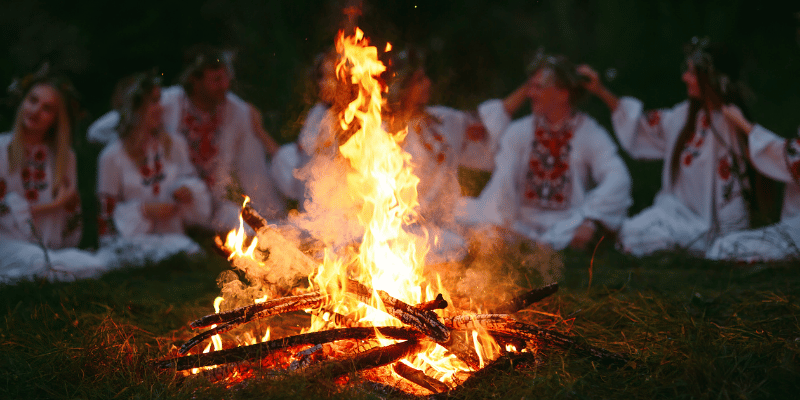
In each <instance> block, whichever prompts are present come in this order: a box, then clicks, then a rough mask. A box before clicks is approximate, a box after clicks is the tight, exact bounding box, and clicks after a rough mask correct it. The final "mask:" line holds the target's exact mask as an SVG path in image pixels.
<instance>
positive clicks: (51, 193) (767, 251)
mask: <svg viewBox="0 0 800 400" xmlns="http://www.w3.org/2000/svg"><path fill="white" fill-rule="evenodd" d="M416 55H418V53H415V52H410V51H403V52H398V53H396V54H395V55H394V56H393V58H392V60H391V62H389V72H388V73H387V74H388V77H387V80H388V82H389V84H390V86H389V91H388V99H387V102H386V106H385V108H384V114H385V115H384V124H385V126H386V128H387V129H386V130H387V131H388V132H398V131H404V132H406V134H405V137H404V139H403V141H402V146H403V148H404V150H405V151H406V152H407V153H409V155H410V160H411V165H412V167H413V168H414V171H415V172H416V174H417V176H418V177H419V179H420V182H419V185H418V187H417V191H418V195H419V203H420V208H419V214H420V216H421V219H420V220H421V221H423V222H422V223H424V224H425V225H426V227H427V228H428V231H429V232H432V235H431V236H432V237H433V238H434V240H432V241H431V248H432V250H433V253H434V254H438V255H442V256H444V257H453V256H457V254H460V252H463V249H464V248H465V247H466V244H465V240H464V239H463V237H464V236H463V235H464V232H465V230H466V229H468V227H470V226H484V225H490V226H495V227H498V228H500V229H501V230H503V231H507V232H514V233H515V234H517V235H521V236H523V237H525V238H527V239H530V240H533V241H536V242H538V243H542V244H545V245H548V246H551V247H552V248H554V249H556V250H560V249H563V248H566V247H572V248H576V249H587V248H589V247H590V246H591V245H592V244H593V243H595V242H596V241H597V240H598V239H599V238H600V237H601V236H603V235H610V236H612V237H615V238H616V240H617V243H618V245H619V246H620V248H621V249H622V251H625V252H628V253H631V254H633V255H637V256H642V255H646V254H650V253H653V252H656V251H660V250H673V249H685V250H688V251H690V252H692V253H695V254H698V255H701V256H704V257H707V258H711V259H735V260H745V261H752V260H778V259H785V258H789V257H798V256H800V250H798V247H797V246H798V243H800V139H797V138H794V139H784V138H782V137H780V136H778V135H775V134H774V133H772V132H770V131H768V130H767V129H766V128H764V127H762V126H760V125H757V124H753V123H752V122H751V121H750V120H749V119H748V118H747V117H746V112H745V111H744V107H743V104H742V101H741V87H740V86H739V76H738V73H739V65H738V64H737V59H736V57H735V56H733V55H732V54H731V53H730V52H729V51H727V49H726V48H725V47H722V46H708V45H707V44H706V43H704V42H699V41H694V42H692V43H691V44H690V45H689V46H688V50H687V52H686V60H685V70H684V73H683V76H682V78H683V81H684V82H685V84H686V91H687V97H688V99H687V100H686V101H683V102H681V103H679V104H677V105H676V106H674V107H672V108H669V109H659V110H652V111H644V107H643V105H642V102H641V101H639V100H637V99H635V98H632V97H623V98H619V97H617V96H616V95H614V94H613V93H611V92H610V91H609V90H608V89H607V88H606V87H605V86H604V85H603V84H602V82H601V80H600V78H599V76H598V74H597V72H596V71H594V69H592V68H591V67H590V66H588V65H580V66H576V65H574V64H572V63H571V62H570V61H569V60H567V59H566V58H565V57H563V56H548V55H545V54H542V53H541V52H540V53H539V54H538V55H537V57H536V59H535V60H534V62H533V63H531V65H530V67H529V77H528V79H527V80H526V81H525V82H524V83H523V84H522V85H521V86H520V87H519V88H517V89H516V90H515V91H514V92H513V93H511V94H510V95H509V96H508V97H506V98H505V99H492V100H488V101H485V102H483V103H482V104H480V105H479V107H478V109H477V112H476V113H470V112H465V111H461V110H455V109H452V108H448V107H443V106H431V105H429V104H428V103H429V100H430V97H431V87H432V83H431V80H430V78H429V77H428V76H427V74H426V72H425V68H424V62H423V60H422V59H421V58H420V57H417V56H416ZM227 57H228V55H227V54H226V53H224V52H221V51H218V50H215V49H209V48H202V49H199V50H197V51H195V52H193V53H192V55H191V56H190V57H188V58H187V64H186V67H185V70H184V72H183V74H182V75H181V77H180V84H179V85H176V86H171V87H165V88H163V89H162V87H161V82H160V75H159V74H157V73H154V72H145V73H139V74H136V75H134V76H131V77H128V78H125V79H123V80H122V81H121V82H120V85H119V89H118V91H117V93H116V94H115V96H114V98H115V101H114V108H115V109H114V110H112V111H111V112H109V113H107V114H106V115H104V116H102V117H101V118H100V119H98V120H97V121H96V122H95V123H94V124H92V126H91V127H90V128H89V130H88V134H87V135H88V139H89V140H90V141H92V142H96V143H101V144H102V145H104V146H105V147H104V149H103V151H102V153H101V154H100V157H99V163H98V174H97V182H96V184H97V191H96V194H97V199H98V201H99V205H100V207H99V210H100V212H99V215H98V229H99V234H100V247H99V249H98V250H96V251H85V250H78V249H76V248H75V246H76V245H77V243H78V241H79V239H80V236H81V214H80V213H81V211H80V210H81V208H80V201H79V196H78V192H77V189H76V187H77V185H76V183H77V174H76V165H77V161H76V158H75V153H74V152H73V150H72V148H71V144H72V139H73V138H72V134H73V127H74V108H75V97H74V89H73V88H72V86H71V85H70V84H69V82H68V81H66V80H65V79H64V78H62V77H58V76H56V75H53V74H47V73H42V74H36V75H32V76H31V77H29V78H28V79H27V80H25V81H23V82H21V83H20V84H19V85H17V86H16V88H17V89H18V90H19V93H20V95H21V102H20V106H19V107H18V110H17V114H16V118H15V120H14V125H13V127H12V130H11V131H10V132H8V133H5V134H2V135H0V199H1V202H0V238H1V239H2V241H0V242H1V243H0V255H2V257H0V277H2V279H4V280H9V279H19V278H26V277H32V276H46V277H49V278H52V279H69V278H81V277H88V276H95V275H97V274H99V273H102V272H103V271H105V270H107V269H108V268H111V267H113V266H117V265H131V264H141V263H144V262H147V261H157V260H159V259H162V258H164V257H167V256H169V255H172V254H175V253H177V252H188V253H194V252H198V251H200V248H199V246H198V245H197V244H196V243H195V242H194V241H192V240H191V239H190V238H189V237H187V236H186V235H185V229H186V227H188V226H199V227H203V228H205V229H208V230H210V231H214V232H223V231H226V230H229V229H231V228H234V227H236V226H238V212H239V209H240V208H241V202H242V195H244V194H246V195H248V196H249V197H250V198H251V201H252V204H253V205H254V207H255V208H256V209H258V210H259V211H260V212H261V213H262V214H263V215H265V216H267V217H268V218H269V219H270V220H272V221H278V220H282V221H287V219H286V218H285V217H286V213H285V212H286V211H285V205H284V199H285V198H290V199H295V200H297V201H298V202H299V204H300V208H301V209H302V208H310V207H313V204H311V203H312V202H313V200H314V199H313V198H312V197H313V196H312V195H311V194H310V193H309V192H310V191H309V187H308V185H309V179H311V178H310V177H312V176H315V174H314V173H309V172H308V171H307V169H308V168H310V167H313V166H314V165H316V164H315V161H314V160H316V159H320V158H326V159H333V158H336V157H338V146H339V145H341V144H343V143H344V141H346V140H347V138H348V132H347V131H345V130H344V128H342V125H341V124H340V122H339V113H341V111H342V110H344V108H345V107H346V106H347V103H348V102H349V100H350V99H351V98H352V97H353V95H354V93H353V88H352V87H351V85H350V84H349V83H347V82H346V81H343V80H342V79H340V78H337V76H336V63H337V62H338V61H337V57H336V54H335V53H326V54H323V55H321V56H319V57H318V59H317V62H316V67H315V69H314V71H315V73H314V76H313V78H312V79H313V81H314V82H315V83H316V86H317V94H318V98H319V101H318V103H317V104H316V105H315V106H314V107H313V108H312V109H311V110H310V112H309V113H308V115H307V117H306V120H305V123H304V125H303V128H302V129H301V131H300V134H299V137H298V140H297V142H295V143H290V144H287V145H284V146H282V147H280V148H279V147H278V145H277V144H276V143H275V141H274V140H273V139H272V138H271V137H270V136H269V135H268V134H267V133H266V132H265V131H264V129H263V127H262V121H261V115H260V113H259V111H258V110H257V109H256V108H255V107H254V106H252V105H251V104H249V103H247V102H245V101H244V100H242V99H241V98H239V97H238V96H236V95H235V94H233V93H232V92H231V91H230V83H231V79H232V70H231V67H230V63H229V60H228V58H227ZM589 94H592V95H595V96H597V97H598V98H600V99H601V100H602V101H603V102H604V103H605V104H606V105H608V108H609V109H610V111H611V119H612V123H613V134H614V135H615V136H616V143H619V144H620V145H621V147H622V148H623V149H624V150H625V151H626V152H627V153H628V154H629V155H630V156H631V157H633V158H636V159H654V160H663V161H664V166H663V173H662V179H661V184H662V185H661V190H660V192H659V193H658V194H657V195H656V197H655V200H654V203H653V205H652V206H650V207H648V208H646V209H645V210H644V211H642V212H640V213H639V214H637V215H634V216H629V215H628V209H629V207H630V206H631V204H632V200H631V194H630V193H631V177H630V174H629V172H628V169H627V167H626V164H625V163H624V161H623V160H622V158H621V157H620V155H619V153H618V150H617V145H616V144H615V140H614V139H613V138H612V136H611V135H610V134H609V133H608V132H607V131H606V130H605V129H604V128H603V127H602V126H601V125H600V124H599V123H598V122H597V121H595V120H594V119H593V118H592V117H590V116H589V115H587V114H585V113H583V112H581V111H579V110H578V108H577V107H578V105H579V103H580V102H581V101H582V100H583V99H584V98H585V97H587V95H589ZM527 100H529V101H530V106H531V114H530V115H528V116H526V117H523V118H520V119H518V120H512V116H513V115H514V114H515V113H516V112H517V111H518V110H519V109H520V108H521V107H522V105H523V104H524V103H525V101H527ZM338 165H340V166H341V167H342V168H346V164H338ZM460 167H467V168H473V169H482V170H486V171H491V173H492V175H491V180H490V181H489V183H488V184H487V185H486V187H485V188H484V189H483V191H482V193H481V194H480V196H478V197H477V198H469V197H465V196H461V195H460V192H461V191H460V188H459V181H458V169H459V168H460ZM304 170H306V171H305V172H304ZM758 174H761V175H763V176H766V177H768V178H771V179H773V180H777V181H780V182H783V183H785V185H786V189H785V198H784V201H783V209H782V213H781V220H780V222H779V223H777V224H774V225H770V226H767V227H763V228H760V229H755V230H751V229H749V227H750V215H751V213H752V212H753V210H754V205H755V203H756V196H755V192H756V191H757V187H756V186H755V182H754V179H753V177H754V176H756V175H758ZM289 223H291V222H289ZM332 228H333V229H334V230H335V228H336V227H332Z"/></svg>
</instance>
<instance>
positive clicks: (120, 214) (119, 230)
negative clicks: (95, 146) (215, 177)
mask: <svg viewBox="0 0 800 400" xmlns="http://www.w3.org/2000/svg"><path fill="white" fill-rule="evenodd" d="M171 139H172V145H171V149H170V152H169V155H167V152H166V151H165V149H164V147H163V146H162V145H161V144H160V143H157V142H155V141H153V142H152V143H151V144H150V145H149V146H147V147H148V151H147V152H146V162H145V163H144V164H143V165H141V166H139V165H136V163H135V162H134V161H133V160H132V159H131V158H130V156H129V155H128V153H127V152H126V151H125V149H124V147H123V146H122V142H121V141H119V140H117V141H114V142H112V143H111V144H109V145H108V146H107V147H106V148H105V149H104V150H103V152H102V153H101V154H100V161H99V163H98V173H99V175H98V183H97V193H98V197H99V199H100V205H101V207H100V218H99V221H98V223H99V231H100V235H101V250H100V252H101V253H102V254H107V255H109V258H110V259H111V260H113V261H114V262H112V263H113V264H126V265H141V264H143V263H145V262H147V261H152V262H157V261H160V260H162V259H164V258H166V257H169V256H171V255H173V254H176V253H179V252H186V253H198V252H200V247H199V246H198V245H197V244H196V243H195V242H194V241H192V240H191V239H189V238H188V237H187V236H185V235H184V225H190V224H199V223H202V222H203V221H205V220H208V218H209V217H210V215H211V203H212V202H211V195H210V193H209V191H208V188H207V186H206V185H205V183H204V182H203V181H201V180H200V179H199V178H198V177H197V175H196V174H195V170H194V167H193V165H192V163H191V161H190V160H189V150H188V147H187V144H186V141H185V140H184V139H183V138H182V137H179V136H173V137H172V138H171ZM181 187H186V188H188V189H189V190H190V192H191V194H192V201H191V202H190V203H188V204H181V205H180V208H179V211H178V213H177V214H175V215H173V216H172V217H171V218H166V219H163V220H152V219H149V218H147V217H146V216H145V215H144V213H143V211H142V206H143V204H144V203H146V202H161V203H174V202H175V200H174V199H173V193H174V192H175V190H177V189H179V188H181Z"/></svg>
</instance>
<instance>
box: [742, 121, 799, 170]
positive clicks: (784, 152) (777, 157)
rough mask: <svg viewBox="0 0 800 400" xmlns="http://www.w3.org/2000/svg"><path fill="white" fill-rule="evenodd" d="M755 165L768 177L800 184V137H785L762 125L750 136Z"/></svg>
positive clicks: (751, 154)
mask: <svg viewBox="0 0 800 400" xmlns="http://www.w3.org/2000/svg"><path fill="white" fill-rule="evenodd" d="M748 145H749V148H750V158H751V159H752V161H753V165H754V166H755V167H756V168H757V169H758V170H759V171H761V173H763V174H764V175H767V176H768V177H770V178H772V179H775V180H778V181H781V182H785V183H789V182H797V183H798V184H800V139H798V138H793V139H785V138H782V137H780V136H778V135H776V134H774V133H772V132H771V131H769V130H767V129H766V128H764V127H763V126H761V125H756V126H755V127H754V128H753V131H752V132H750V135H749V137H748Z"/></svg>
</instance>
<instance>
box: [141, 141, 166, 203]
mask: <svg viewBox="0 0 800 400" xmlns="http://www.w3.org/2000/svg"><path fill="white" fill-rule="evenodd" d="M139 173H140V174H141V175H142V185H144V186H150V188H151V190H152V191H153V195H155V196H158V194H159V193H161V182H162V181H163V180H164V178H165V176H164V165H163V164H162V162H161V152H160V151H155V152H153V153H152V155H148V156H147V158H146V159H145V163H144V164H143V165H142V166H141V167H140V168H139Z"/></svg>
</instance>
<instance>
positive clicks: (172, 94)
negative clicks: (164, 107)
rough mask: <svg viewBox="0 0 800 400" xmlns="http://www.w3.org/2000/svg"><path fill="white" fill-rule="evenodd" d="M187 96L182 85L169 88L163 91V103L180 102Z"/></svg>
mask: <svg viewBox="0 0 800 400" xmlns="http://www.w3.org/2000/svg"><path fill="white" fill-rule="evenodd" d="M185 96H186V92H185V91H184V90H183V86H181V85H173V86H167V87H165V88H163V89H161V103H162V104H169V103H173V102H175V101H179V100H180V99H183V98H184V97H185Z"/></svg>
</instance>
